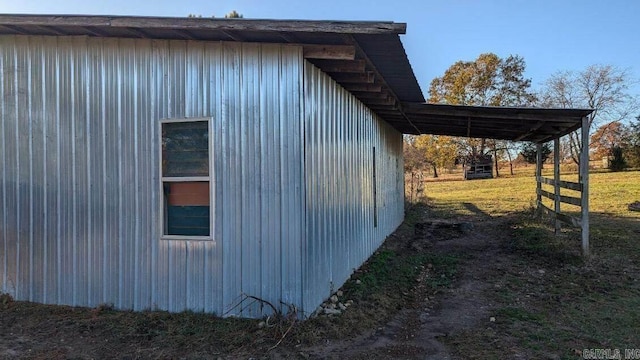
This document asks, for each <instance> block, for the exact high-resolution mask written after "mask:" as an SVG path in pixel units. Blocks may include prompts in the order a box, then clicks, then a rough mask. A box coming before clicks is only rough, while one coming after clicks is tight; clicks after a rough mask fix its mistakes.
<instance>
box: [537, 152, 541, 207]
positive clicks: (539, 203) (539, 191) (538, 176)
mask: <svg viewBox="0 0 640 360" xmlns="http://www.w3.org/2000/svg"><path fill="white" fill-rule="evenodd" d="M541 177H542V144H539V143H538V144H536V214H537V215H540V212H541V211H542V209H541V208H540V206H541V205H542V193H541V190H542V179H541Z"/></svg>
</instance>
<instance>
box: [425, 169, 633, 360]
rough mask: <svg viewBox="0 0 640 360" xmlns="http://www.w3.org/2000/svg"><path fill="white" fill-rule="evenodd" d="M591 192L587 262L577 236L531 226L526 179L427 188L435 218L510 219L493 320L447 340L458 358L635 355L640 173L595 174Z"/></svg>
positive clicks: (530, 185)
mask: <svg viewBox="0 0 640 360" xmlns="http://www.w3.org/2000/svg"><path fill="white" fill-rule="evenodd" d="M568 178H570V177H568ZM590 190H591V191H590V210H591V212H590V213H591V251H592V256H591V257H590V258H589V259H586V260H585V259H583V258H582V257H581V256H580V255H579V249H580V243H579V233H578V232H577V231H573V230H569V229H567V230H564V231H563V233H562V234H561V235H560V236H554V235H553V234H552V232H551V229H550V227H549V226H547V225H543V224H541V223H540V222H539V221H536V220H533V219H532V217H531V213H532V211H531V208H532V206H533V204H534V200H535V193H534V191H535V180H534V178H533V177H532V176H528V177H514V178H500V179H490V180H474V181H455V182H431V183H427V184H426V185H425V194H426V195H427V198H428V202H429V203H430V204H431V206H433V208H434V209H435V213H437V214H439V216H442V217H456V216H469V217H478V216H480V217H482V216H485V217H501V216H505V217H512V218H513V219H512V221H511V231H512V233H511V234H509V236H508V240H506V243H505V244H504V247H505V248H506V249H509V250H510V252H511V253H512V254H514V255H516V256H515V257H514V258H513V261H512V263H511V264H510V266H508V267H505V268H503V269H501V271H500V272H496V273H495V274H494V276H495V278H494V279H492V280H491V282H492V284H491V285H492V287H491V290H489V291H488V292H487V296H488V297H490V298H491V299H492V301H494V302H495V309H494V314H495V318H496V321H495V323H494V324H492V326H491V327H488V328H487V327H482V328H478V329H470V330H468V331H466V332H464V333H461V334H458V335H457V336H454V337H452V338H449V339H447V341H446V342H447V344H448V345H449V346H450V347H451V349H452V350H453V351H454V353H456V354H457V355H459V356H462V357H465V358H466V357H471V358H481V359H486V358H505V356H506V357H509V356H508V354H516V353H518V354H522V353H523V352H524V353H525V354H527V356H532V357H533V358H563V359H564V358H566V359H575V358H582V352H583V350H584V349H595V348H598V349H603V348H604V349H620V351H621V356H622V358H624V354H625V352H624V351H625V350H624V349H629V348H630V349H635V348H640V280H639V279H640V212H632V211H629V210H628V208H627V206H628V204H630V203H632V202H634V201H640V172H637V171H635V172H620V173H595V174H591V175H590ZM568 195H569V194H568ZM563 206H567V208H566V210H568V211H577V210H578V209H577V208H575V209H572V208H571V206H570V205H564V204H563ZM489 344H490V345H489ZM469 354H473V355H472V356H469Z"/></svg>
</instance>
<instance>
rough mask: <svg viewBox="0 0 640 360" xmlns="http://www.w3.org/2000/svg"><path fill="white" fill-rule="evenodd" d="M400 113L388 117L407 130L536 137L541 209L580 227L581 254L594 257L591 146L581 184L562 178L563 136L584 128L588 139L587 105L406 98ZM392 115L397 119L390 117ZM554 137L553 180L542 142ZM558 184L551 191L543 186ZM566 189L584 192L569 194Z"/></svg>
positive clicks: (583, 161) (559, 220) (585, 156)
mask: <svg viewBox="0 0 640 360" xmlns="http://www.w3.org/2000/svg"><path fill="white" fill-rule="evenodd" d="M398 110H399V112H401V113H402V117H398V116H397V113H396V114H394V115H395V117H394V115H392V114H387V117H385V120H387V121H389V122H390V123H391V124H392V125H393V126H394V127H396V128H397V129H398V130H400V131H402V132H403V133H405V134H414V135H419V134H434V135H449V136H463V137H472V138H488V139H497V140H511V141H531V142H534V143H536V144H537V154H538V155H537V162H536V204H537V210H538V212H539V213H545V214H547V215H549V216H550V217H551V218H552V219H553V220H554V223H555V232H556V234H558V233H559V231H560V229H561V224H562V223H565V224H568V225H570V226H573V227H577V228H579V229H580V230H581V238H582V253H583V255H584V256H588V255H589V150H588V146H583V147H582V149H581V150H580V166H579V180H578V182H571V181H564V180H560V138H561V137H562V136H564V135H567V134H569V133H570V132H572V131H576V130H579V131H580V133H581V139H582V144H588V143H589V130H588V116H589V114H591V112H592V110H588V109H546V108H517V107H482V106H453V105H439V104H427V103H416V102H405V103H402V106H401V107H400V108H399V109H398ZM389 117H392V118H391V119H390V118H389ZM552 140H553V158H554V161H553V163H554V169H553V178H546V177H543V176H542V153H541V148H542V144H544V143H546V142H549V141H552ZM543 183H544V184H547V185H550V186H553V189H554V191H553V192H549V191H546V190H544V189H543V188H542V184H543ZM562 189H566V190H573V191H577V192H578V193H579V194H580V195H579V197H576V196H567V195H563V194H562ZM543 196H544V197H546V198H548V199H551V200H552V201H553V204H554V205H553V209H551V208H549V207H547V206H546V205H544V204H543V203H542V197H543ZM561 203H566V204H571V205H575V206H579V207H580V217H574V216H570V215H567V214H565V213H563V212H562V211H561V206H560V204H561Z"/></svg>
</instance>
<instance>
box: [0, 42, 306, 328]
mask: <svg viewBox="0 0 640 360" xmlns="http://www.w3.org/2000/svg"><path fill="white" fill-rule="evenodd" d="M0 50H1V51H0V69H1V71H0V100H1V101H0V115H1V116H0V118H1V120H0V121H1V124H0V131H1V133H0V151H1V152H2V153H1V155H0V161H1V162H2V164H1V165H0V169H1V170H2V174H1V185H0V195H1V196H2V198H1V200H0V206H2V214H1V215H0V236H1V237H2V239H1V241H0V250H1V251H2V255H1V256H0V282H1V288H0V290H1V291H3V292H8V293H10V294H11V295H13V296H14V297H15V298H17V299H20V300H31V301H37V302H44V303H57V304H69V305H84V306H95V305H98V304H100V303H113V304H114V305H115V306H117V307H118V308H126V309H146V308H159V309H166V310H170V311H181V310H184V309H191V310H196V311H200V310H203V311H210V312H216V313H218V314H238V315H244V316H259V315H260V314H261V309H260V306H259V304H257V303H256V304H253V305H249V304H248V302H244V303H242V304H240V305H239V306H236V305H238V303H239V301H240V300H241V299H242V294H243V293H246V294H249V295H253V296H257V297H260V298H263V299H265V300H268V301H270V302H272V303H274V304H276V305H278V304H280V301H283V302H286V303H293V304H300V303H302V275H301V273H302V270H301V269H302V263H301V258H302V256H301V251H302V248H301V246H302V240H301V239H302V238H303V236H304V233H303V224H304V215H303V212H302V211H300V210H299V209H301V208H302V206H303V203H304V199H303V193H304V181H303V172H302V164H303V161H304V159H303V158H302V150H301V149H302V136H303V122H302V114H301V109H302V104H301V102H300V101H301V91H302V88H301V86H302V84H301V80H302V72H303V69H302V61H303V60H302V54H301V49H300V48H299V47H295V46H281V45H256V44H238V43H235V44H234V43H206V42H186V41H160V40H155V41H154V40H133V39H130V40H125V39H98V38H86V37H35V36H33V37H26V36H0ZM184 117H212V118H213V134H212V137H213V144H214V149H213V154H212V158H213V162H212V163H213V166H212V171H211V172H212V181H213V182H214V183H215V192H214V198H215V207H214V210H213V211H214V212H215V220H214V225H215V226H214V229H215V233H214V241H167V240H160V239H159V235H160V233H159V229H160V228H159V224H160V215H161V214H159V210H158V209H159V206H158V205H159V201H160V200H159V196H160V182H159V170H158V166H159V159H158V154H159V151H158V147H159V139H158V126H159V125H158V122H159V120H160V119H163V118H184ZM245 305H247V306H245ZM234 306H235V307H234ZM241 309H243V311H242V312H241V311H240V310H241ZM268 312H269V309H266V310H265V313H268Z"/></svg>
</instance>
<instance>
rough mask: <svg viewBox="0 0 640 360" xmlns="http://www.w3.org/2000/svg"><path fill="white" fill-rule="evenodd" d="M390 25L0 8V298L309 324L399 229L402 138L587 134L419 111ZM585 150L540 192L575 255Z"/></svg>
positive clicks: (532, 121) (558, 121)
mask: <svg viewBox="0 0 640 360" xmlns="http://www.w3.org/2000/svg"><path fill="white" fill-rule="evenodd" d="M405 30H406V26H405V25H404V24H397V23H391V22H335V21H270V20H245V19H202V18H155V17H113V16H109V17H107V16H47V15H0V292H3V293H8V294H10V295H11V296H13V297H14V298H16V299H18V300H29V301H35V302H42V303H49V304H67V305H79V306H96V305H99V304H103V303H110V304H113V305H114V306H116V307H117V308H120V309H135V310H143V309H164V310H169V311H182V310H187V309H189V310H194V311H206V312H214V313H216V314H219V315H226V316H228V315H234V316H246V317H259V316H263V315H266V314H269V313H270V312H272V309H271V308H270V307H269V306H265V305H264V304H265V303H264V302H262V303H261V302H251V301H249V302H247V301H245V300H246V299H247V298H248V297H252V298H254V299H255V298H258V299H262V300H264V301H266V302H268V303H270V304H273V305H274V306H275V307H277V308H279V309H282V310H286V309H288V308H289V306H295V307H296V308H297V309H298V311H299V314H301V315H302V316H307V315H309V314H310V313H311V312H312V311H314V310H315V308H316V306H317V305H318V304H320V303H321V302H322V300H323V299H325V298H326V297H328V296H329V295H330V294H331V292H332V291H334V290H336V289H337V288H339V287H340V286H341V285H342V284H343V283H344V282H345V281H346V279H347V278H348V277H349V275H350V274H351V273H352V272H353V270H354V269H356V268H358V267H359V266H360V265H361V264H362V263H363V262H364V261H365V260H366V259H367V258H368V257H369V256H370V255H371V254H372V253H373V252H374V251H375V250H376V249H377V248H378V247H379V246H380V245H381V244H382V242H383V241H384V239H385V237H386V236H387V235H389V234H390V233H391V232H392V231H394V229H395V228H396V227H397V226H398V225H399V224H400V223H401V222H402V219H403V214H404V213H403V195H404V191H403V187H404V183H403V176H402V174H403V162H402V133H410V134H421V133H430V134H440V135H451V136H467V137H477V138H495V139H506V140H514V141H522V140H525V141H533V142H536V143H538V146H539V147H540V144H541V143H544V142H547V141H550V140H553V141H554V142H555V144H556V150H555V151H556V157H557V156H558V155H557V148H558V146H557V144H558V141H559V138H560V136H563V135H565V134H567V133H569V132H571V131H574V130H577V129H580V128H581V127H582V139H583V140H584V141H585V142H586V141H588V131H587V130H588V126H586V125H585V124H587V123H588V122H587V116H589V114H590V113H591V110H589V109H586V110H581V109H531V108H493V107H470V106H449V105H436V104H425V103H424V98H423V95H422V92H421V90H420V87H419V86H418V83H417V81H416V78H415V76H414V74H413V70H412V69H411V65H410V64H409V61H408V59H407V56H406V54H405V51H404V48H403V46H402V43H401V41H400V38H399V35H400V34H403V33H404V32H405ZM585 149H587V148H586V147H585ZM581 159H583V160H585V161H582V162H581V163H582V164H583V165H582V166H581V170H580V174H581V175H580V182H579V183H569V182H566V181H561V180H560V176H559V168H558V169H556V171H555V172H554V179H546V178H543V177H542V176H541V174H540V173H539V172H538V179H537V181H538V185H537V189H536V191H537V195H538V197H537V200H538V205H539V208H540V209H542V210H546V211H547V212H548V213H551V214H552V215H553V216H555V218H556V220H557V221H568V222H569V223H571V224H578V225H580V227H581V229H582V244H583V251H584V253H585V254H588V253H589V207H588V161H586V160H588V151H583V152H582V154H581ZM556 163H557V161H556ZM543 183H544V184H546V185H553V186H554V193H551V192H549V191H546V190H544V189H542V184H543ZM561 188H568V189H572V190H578V191H580V192H581V198H579V199H578V198H572V197H568V196H563V195H561V193H560V189H561ZM542 196H545V197H548V198H552V199H553V200H554V210H551V209H550V208H548V207H546V206H544V205H543V204H542ZM561 202H568V203H571V204H579V205H580V206H581V217H580V219H572V218H570V217H569V216H566V215H565V214H562V213H561V209H560V203H561ZM559 226H560V225H559V222H557V224H556V229H559Z"/></svg>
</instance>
